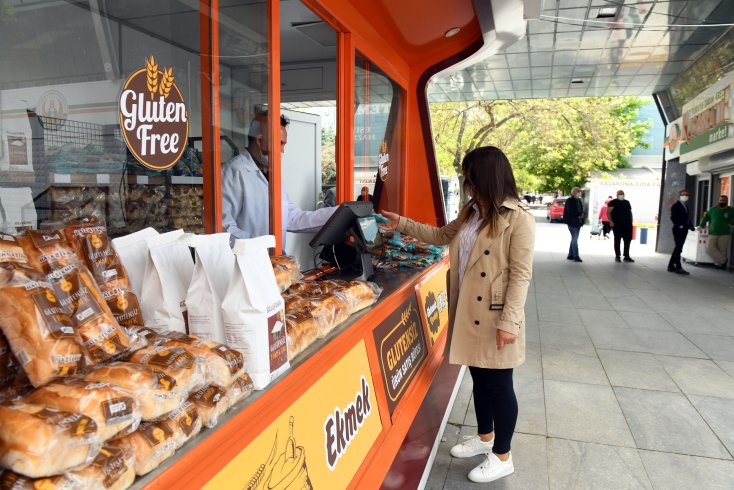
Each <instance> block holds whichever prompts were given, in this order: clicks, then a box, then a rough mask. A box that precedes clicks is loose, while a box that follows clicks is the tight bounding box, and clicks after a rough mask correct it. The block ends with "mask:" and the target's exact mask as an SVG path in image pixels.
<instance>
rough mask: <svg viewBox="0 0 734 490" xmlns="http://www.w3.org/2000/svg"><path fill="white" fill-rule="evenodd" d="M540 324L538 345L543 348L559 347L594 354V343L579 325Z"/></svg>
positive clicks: (579, 352) (578, 352)
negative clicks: (550, 325) (549, 325)
mask: <svg viewBox="0 0 734 490" xmlns="http://www.w3.org/2000/svg"><path fill="white" fill-rule="evenodd" d="M543 325H545V324H541V327H540V328H539V331H540V345H541V346H542V348H543V349H546V348H548V349H560V350H566V351H569V352H575V353H577V354H587V355H595V354H596V349H594V344H593V343H592V342H591V338H589V334H588V333H587V332H586V328H585V327H583V326H581V325H557V324H552V325H557V326H554V327H548V326H543Z"/></svg>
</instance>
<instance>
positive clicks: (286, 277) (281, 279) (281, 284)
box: [273, 264, 293, 293]
mask: <svg viewBox="0 0 734 490" xmlns="http://www.w3.org/2000/svg"><path fill="white" fill-rule="evenodd" d="M273 274H275V282H276V283H277V284H278V289H280V292H281V293H283V292H285V291H286V290H287V289H288V288H289V287H291V284H293V279H292V278H291V273H290V271H289V270H288V269H287V268H286V267H284V266H282V265H277V264H274V265H273Z"/></svg>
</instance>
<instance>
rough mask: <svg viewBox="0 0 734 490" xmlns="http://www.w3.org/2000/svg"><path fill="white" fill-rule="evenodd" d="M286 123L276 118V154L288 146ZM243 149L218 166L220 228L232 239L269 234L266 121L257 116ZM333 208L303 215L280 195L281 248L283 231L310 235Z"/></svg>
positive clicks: (328, 215) (287, 123)
mask: <svg viewBox="0 0 734 490" xmlns="http://www.w3.org/2000/svg"><path fill="white" fill-rule="evenodd" d="M289 124H290V121H289V120H288V118H287V117H285V116H284V115H281V116H280V152H281V154H282V153H283V152H284V151H285V145H286V143H287V142H288V125H289ZM247 139H248V145H247V149H246V150H245V151H243V152H242V153H240V154H239V155H237V156H235V157H234V158H232V159H231V160H229V161H228V162H226V163H224V165H222V226H223V228H224V231H227V232H229V233H231V234H232V235H233V236H234V237H236V238H253V237H258V236H262V235H268V234H270V194H269V187H268V186H269V182H268V144H269V135H268V121H267V116H266V115H257V116H255V118H254V119H253V120H252V122H251V123H250V130H249V132H248V137H247ZM336 209H337V208H336V207H328V208H322V209H318V210H316V211H304V210H302V209H301V208H299V207H298V205H296V204H295V203H294V202H292V201H291V200H290V199H289V198H288V194H287V193H286V192H285V190H283V192H282V193H281V211H282V213H283V235H282V236H283V248H284V249H285V239H286V231H290V232H301V233H305V232H310V231H316V230H317V229H319V228H320V227H321V226H322V225H323V224H324V223H326V221H327V220H328V219H329V217H330V216H331V215H332V214H333V213H334V211H336Z"/></svg>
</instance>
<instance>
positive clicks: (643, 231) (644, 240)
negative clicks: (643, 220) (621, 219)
mask: <svg viewBox="0 0 734 490" xmlns="http://www.w3.org/2000/svg"><path fill="white" fill-rule="evenodd" d="M640 245H647V228H640Z"/></svg>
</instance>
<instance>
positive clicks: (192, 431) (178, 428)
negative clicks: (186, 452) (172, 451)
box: [166, 400, 204, 449]
mask: <svg viewBox="0 0 734 490" xmlns="http://www.w3.org/2000/svg"><path fill="white" fill-rule="evenodd" d="M166 418H167V419H168V422H169V423H170V424H171V426H172V427H173V429H174V431H175V433H176V434H175V440H176V449H178V448H180V447H181V446H183V445H184V444H186V443H187V442H188V441H189V439H191V438H192V437H194V436H195V435H196V434H198V433H199V432H201V428H202V427H203V425H204V424H203V423H202V419H201V415H199V409H198V408H196V404H195V403H193V402H192V401H190V400H186V401H184V402H183V403H182V404H181V406H180V407H178V408H177V409H176V410H174V411H173V412H171V413H169V414H168V415H167V416H166Z"/></svg>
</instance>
